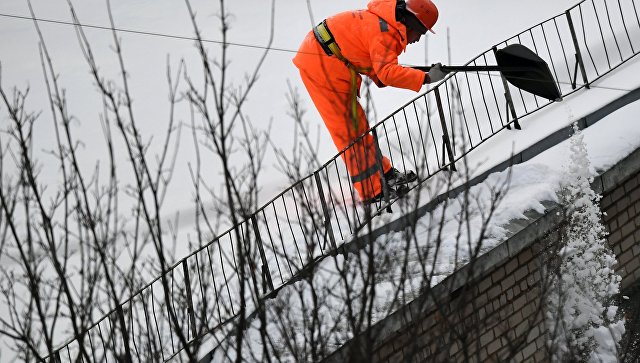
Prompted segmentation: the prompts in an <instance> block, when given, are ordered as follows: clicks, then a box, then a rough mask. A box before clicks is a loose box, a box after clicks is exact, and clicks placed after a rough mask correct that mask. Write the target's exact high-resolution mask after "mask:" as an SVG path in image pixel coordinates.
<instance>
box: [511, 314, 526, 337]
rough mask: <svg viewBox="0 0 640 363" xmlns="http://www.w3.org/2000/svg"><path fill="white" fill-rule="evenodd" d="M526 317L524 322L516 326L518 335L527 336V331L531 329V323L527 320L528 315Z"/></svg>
mask: <svg viewBox="0 0 640 363" xmlns="http://www.w3.org/2000/svg"><path fill="white" fill-rule="evenodd" d="M524 318H525V320H523V321H522V323H520V324H518V326H516V328H515V329H514V332H515V334H516V337H522V336H525V334H527V332H528V331H529V323H528V322H527V320H526V318H527V317H526V316H525V317H524Z"/></svg>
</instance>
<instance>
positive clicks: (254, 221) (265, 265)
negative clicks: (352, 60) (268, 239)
mask: <svg viewBox="0 0 640 363" xmlns="http://www.w3.org/2000/svg"><path fill="white" fill-rule="evenodd" d="M251 224H252V225H253V233H255V235H256V243H257V245H258V251H259V252H260V259H261V260H262V278H263V279H266V281H267V287H268V288H269V291H273V289H274V288H273V280H271V271H269V264H268V263H267V255H266V254H265V253H264V247H263V246H262V237H260V230H259V229H258V220H257V219H256V215H255V214H253V215H251ZM264 293H265V294H266V293H267V291H266V289H265V291H264Z"/></svg>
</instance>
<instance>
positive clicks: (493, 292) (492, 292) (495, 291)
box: [487, 285, 502, 300]
mask: <svg viewBox="0 0 640 363" xmlns="http://www.w3.org/2000/svg"><path fill="white" fill-rule="evenodd" d="M500 294H502V290H501V289H500V286H498V285H495V286H493V287H492V288H490V289H489V291H487V297H488V298H489V300H493V299H495V298H497V297H498V296H500Z"/></svg>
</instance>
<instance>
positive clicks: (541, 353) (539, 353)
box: [533, 349, 549, 363]
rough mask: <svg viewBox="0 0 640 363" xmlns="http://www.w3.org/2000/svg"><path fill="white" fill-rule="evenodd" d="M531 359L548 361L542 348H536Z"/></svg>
mask: <svg viewBox="0 0 640 363" xmlns="http://www.w3.org/2000/svg"><path fill="white" fill-rule="evenodd" d="M533 361H534V362H536V363H537V362H548V361H549V359H547V355H546V354H545V350H544V349H538V351H537V352H536V354H534V356H533Z"/></svg>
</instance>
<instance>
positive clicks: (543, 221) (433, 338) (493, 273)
mask: <svg viewBox="0 0 640 363" xmlns="http://www.w3.org/2000/svg"><path fill="white" fill-rule="evenodd" d="M593 187H594V189H596V191H598V192H600V193H601V194H602V195H603V198H602V201H601V208H602V210H603V211H604V212H605V213H606V216H605V219H604V221H605V224H606V226H607V228H608V230H609V233H610V234H609V243H610V245H611V247H612V249H613V251H614V252H615V254H616V256H617V258H618V264H617V267H616V268H617V270H618V272H619V273H620V275H621V276H622V278H623V280H622V289H623V293H627V292H631V291H632V290H633V288H634V287H637V286H638V285H639V283H638V281H639V280H638V278H639V277H640V243H638V242H640V150H637V151H636V152H634V153H632V154H631V155H630V156H629V157H627V158H626V159H625V160H624V161H622V162H621V163H619V164H618V165H616V166H615V167H614V168H612V169H611V170H609V171H607V172H606V173H604V174H602V175H601V176H600V177H598V178H596V181H595V182H594V184H593ZM519 223H520V224H522V222H521V221H520V222H519ZM563 223H564V221H563V218H562V213H558V209H557V208H556V209H552V210H551V211H549V212H548V213H547V214H545V215H541V216H536V217H535V218H531V219H530V220H529V221H528V223H527V224H525V227H523V228H522V229H521V230H519V231H515V232H514V234H513V236H511V237H510V238H509V239H508V240H507V241H506V242H504V243H502V244H501V245H500V246H498V247H496V248H495V249H494V250H492V251H489V252H488V253H486V254H485V255H483V256H481V257H480V258H479V259H478V261H477V263H476V264H475V266H465V268H463V269H462V270H460V271H459V272H457V273H456V274H454V275H452V276H450V277H449V278H447V279H446V280H445V281H443V282H442V283H441V284H439V285H438V286H435V287H434V288H433V289H432V290H430V291H428V292H427V293H426V294H425V295H424V296H422V297H421V298H419V299H417V300H416V301H414V302H412V303H410V304H408V305H407V306H405V307H404V308H402V309H400V310H399V311H397V312H396V313H394V314H392V315H390V316H389V317H388V318H386V319H385V320H383V321H382V322H380V323H378V324H376V326H374V328H373V329H372V334H371V336H373V337H374V343H373V346H374V349H373V361H374V362H425V361H427V362H502V361H510V360H511V361H517V362H546V361H548V359H547V352H546V347H545V339H546V337H545V334H546V333H545V331H544V325H543V316H544V303H541V302H543V301H544V296H545V293H546V289H545V286H546V284H545V281H544V274H543V273H542V266H543V265H546V266H550V264H552V263H553V262H554V261H557V258H555V256H557V253H556V251H557V248H558V246H559V243H558V242H559V241H560V238H561V229H562V225H563ZM634 294H635V293H634ZM628 310H633V311H627V314H626V315H627V319H628V321H629V323H628V326H627V331H628V335H632V336H633V335H634V334H637V332H634V331H633V330H634V328H631V327H630V325H629V324H632V323H633V322H634V318H633V316H634V313H635V311H637V310H638V307H629V308H628ZM361 339H362V337H358V338H356V339H354V340H352V341H351V342H349V343H347V344H345V346H343V347H342V348H341V349H339V350H338V351H336V352H335V353H334V354H332V355H331V356H330V357H329V358H328V359H327V360H326V361H328V362H346V361H356V360H358V359H357V357H358V356H360V354H358V349H362V348H361V347H362V346H365V344H362V341H361Z"/></svg>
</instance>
